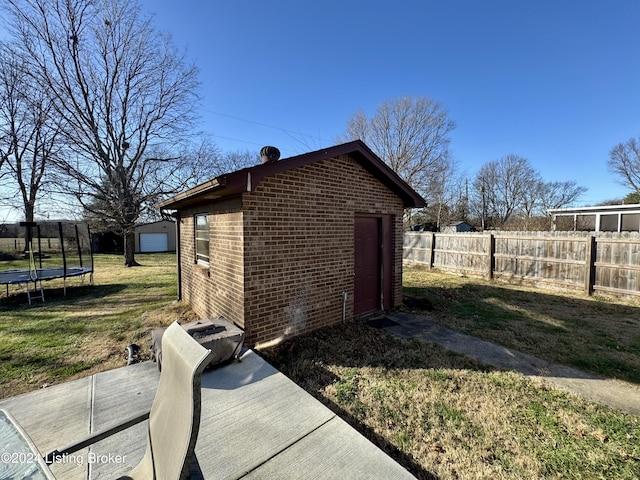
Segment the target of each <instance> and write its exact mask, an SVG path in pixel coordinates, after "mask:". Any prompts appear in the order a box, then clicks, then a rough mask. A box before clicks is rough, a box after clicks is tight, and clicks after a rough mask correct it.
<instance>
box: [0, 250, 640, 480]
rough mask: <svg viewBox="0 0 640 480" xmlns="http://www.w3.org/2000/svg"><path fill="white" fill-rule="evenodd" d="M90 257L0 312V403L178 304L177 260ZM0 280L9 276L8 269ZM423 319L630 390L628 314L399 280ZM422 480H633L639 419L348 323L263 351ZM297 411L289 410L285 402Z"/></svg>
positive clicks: (480, 288) (81, 372)
mask: <svg viewBox="0 0 640 480" xmlns="http://www.w3.org/2000/svg"><path fill="white" fill-rule="evenodd" d="M137 260H138V261H139V262H140V263H142V264H143V266H141V267H136V268H124V267H123V266H122V257H120V256H109V255H99V256H96V272H95V285H94V286H89V285H84V286H80V285H79V279H71V280H70V282H69V283H70V284H72V285H74V286H73V287H72V288H70V289H69V291H68V293H67V296H66V297H63V296H62V289H61V283H55V282H54V281H52V282H47V283H46V284H45V287H46V291H45V295H46V298H47V301H46V303H44V304H37V303H36V304H34V305H33V306H28V305H27V304H26V303H27V302H26V296H25V294H24V292H22V293H20V294H19V295H18V294H15V295H14V294H13V293H12V295H11V296H10V298H8V299H6V298H4V296H3V298H2V299H1V300H0V361H1V362H0V398H2V397H6V396H9V395H15V394H18V393H22V392H26V391H29V390H34V389H37V388H40V387H41V386H43V385H45V384H51V383H58V382H62V381H65V380H68V379H71V378H75V377H79V376H86V375H89V374H91V373H95V372H97V371H101V370H107V369H111V368H115V367H120V366H124V365H125V363H126V358H125V354H124V351H125V348H126V346H127V345H128V344H130V343H137V344H138V345H140V346H142V347H144V349H145V351H146V350H147V347H148V345H149V343H150V334H149V332H150V331H151V329H152V328H154V327H156V326H160V325H167V324H168V323H170V322H171V321H173V320H174V319H175V318H181V319H183V320H192V319H193V318H194V317H193V314H192V313H191V312H190V311H189V310H188V309H186V308H185V307H184V306H183V305H181V304H178V303H175V302H174V299H175V297H176V271H175V255H174V254H150V255H139V256H138V257H137ZM7 268H9V267H7ZM405 293H406V294H408V295H411V296H413V297H415V298H421V299H423V300H425V301H428V302H430V304H431V305H432V306H433V308H432V310H431V311H429V312H427V313H428V315H429V317H430V318H431V319H433V320H435V321H439V322H442V323H443V324H444V325H448V326H452V327H454V328H457V329H459V330H461V331H467V332H469V333H472V334H474V335H477V336H484V337H485V338H489V339H490V340H493V341H496V342H499V343H502V344H504V345H507V346H510V347H514V348H518V349H521V350H523V351H528V352H530V353H534V354H536V355H540V356H544V357H547V358H550V359H552V360H556V361H559V362H561V363H571V364H573V365H576V366H579V367H581V368H586V369H589V370H592V371H595V372H599V373H605V374H607V375H612V376H617V377H619V378H624V379H627V380H630V381H635V382H636V383H638V377H637V373H636V372H637V371H640V369H639V368H638V367H639V366H640V365H639V364H638V358H637V357H638V346H639V343H640V337H639V336H638V335H640V333H639V331H638V328H639V327H638V321H639V320H638V318H639V315H638V312H639V309H638V306H637V305H636V304H633V303H624V302H615V301H610V300H605V299H589V298H586V297H579V296H571V295H564V294H555V293H553V292H545V291H540V290H534V289H526V288H519V287H508V286H504V285H499V284H495V283H483V282H481V281H476V280H470V279H464V278H461V277H456V276H451V275H438V274H432V273H427V272H422V271H413V270H407V272H406V275H405ZM262 354H263V355H265V356H266V357H267V359H268V360H269V361H271V362H272V363H273V364H274V365H275V366H276V367H277V368H279V369H281V370H282V371H283V372H284V373H285V374H287V375H288V376H290V377H291V378H292V379H293V380H294V381H296V382H297V383H298V384H299V385H301V386H302V387H303V388H305V389H307V390H308V391H309V392H311V393H312V394H313V395H315V396H316V397H317V398H319V399H320V400H321V401H323V402H324V403H325V404H327V405H328V406H329V407H330V408H332V409H333V410H334V411H336V412H337V413H338V414H339V415H341V416H342V417H343V418H345V419H346V420H347V421H349V422H350V423H351V424H352V425H353V426H354V427H355V428H357V429H358V430H359V431H361V432H362V433H363V434H364V435H366V436H367V437H369V438H370V439H372V440H373V441H374V442H375V443H376V444H377V445H379V446H380V447H381V448H383V449H384V450H385V451H387V452H389V453H390V454H391V455H392V456H393V457H394V458H396V459H397V460H398V461H399V462H400V463H402V464H403V465H405V466H406V467H407V468H408V469H409V470H410V471H412V472H413V473H414V474H415V475H417V476H418V477H420V478H441V479H457V478H487V479H489V478H490V479H494V478H505V479H523V478H524V479H526V478H530V479H539V478H549V479H551V478H553V479H557V478H622V479H637V478H640V417H637V416H633V415H625V414H621V413H619V412H617V411H614V410H611V409H609V408H606V407H603V406H600V405H597V404H594V403H590V402H586V401H584V400H581V399H579V398H577V397H574V396H571V395H569V394H566V393H563V392H561V391H559V390H557V389H554V388H550V387H549V386H547V385H545V384H543V383H535V382H534V381H532V380H530V379H527V378H526V377H524V376H522V375H519V374H515V373H512V372H503V371H496V370H494V369H492V368H489V367H487V366H484V365H482V364H480V363H478V362H475V361H473V360H470V359H468V358H466V357H464V356H461V355H457V354H454V353H451V352H447V351H446V350H443V349H441V348H439V347H437V346H435V345H430V344H424V343H420V342H417V341H401V340H398V339H395V338H393V337H391V336H389V335H387V334H385V333H384V332H382V331H379V330H375V329H372V328H369V327H367V326H365V325H364V324H361V323H356V322H350V323H347V324H345V325H338V326H336V327H332V328H328V329H323V330H319V331H316V332H314V333H312V334H309V335H306V336H302V337H299V338H295V339H292V340H290V341H287V342H285V343H283V344H281V345H279V346H278V347H276V348H273V349H271V350H267V351H263V352H262ZM292 408H295V406H292Z"/></svg>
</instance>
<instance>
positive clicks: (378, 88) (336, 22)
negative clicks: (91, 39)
mask: <svg viewBox="0 0 640 480" xmlns="http://www.w3.org/2000/svg"><path fill="white" fill-rule="evenodd" d="M142 5H143V9H144V10H145V11H146V12H148V13H153V14H154V15H155V17H154V23H155V26H156V27H157V28H159V29H160V30H164V31H167V32H169V33H171V34H172V35H173V40H174V43H175V44H176V45H177V46H178V47H180V48H185V49H186V50H187V54H188V56H189V58H190V59H192V60H193V61H194V62H195V63H196V64H197V65H198V67H199V68H200V74H201V77H200V78H201V81H202V92H201V93H202V95H203V102H202V110H201V111H200V112H199V113H200V114H201V116H202V122H203V123H202V126H201V127H202V129H203V130H204V131H206V132H209V133H211V134H212V135H214V137H213V138H214V139H215V141H216V143H217V144H218V145H219V146H220V148H221V149H223V150H245V149H249V150H258V149H259V148H260V147H261V146H263V145H267V144H269V145H275V146H277V147H278V148H280V150H281V151H282V154H283V156H290V155H295V154H298V153H302V152H305V151H308V150H310V149H312V150H313V149H318V148H322V147H325V146H330V145H333V144H334V143H335V140H336V137H337V136H338V135H340V134H341V133H343V131H344V129H345V126H346V123H347V120H348V118H349V116H350V115H351V114H352V113H354V112H355V111H356V110H358V109H361V110H363V111H365V112H366V113H367V114H372V113H373V112H374V111H375V109H376V107H377V105H378V104H380V103H381V102H382V101H384V100H387V99H390V98H394V97H402V96H425V97H432V98H434V99H435V100H437V101H439V102H441V104H442V105H443V106H444V107H445V108H446V109H447V111H448V113H449V116H450V118H451V119H453V120H454V121H455V122H456V124H457V128H456V129H455V130H454V132H453V134H452V142H451V147H452V150H453V154H454V156H455V158H456V159H457V160H458V161H459V163H460V165H461V167H462V168H463V169H465V170H467V171H468V172H469V174H470V175H473V174H474V173H475V172H476V171H477V170H478V169H479V168H480V166H481V165H482V164H484V163H485V162H487V161H491V160H496V159H498V158H500V157H502V156H504V155H507V154H512V153H513V154H517V155H520V156H523V157H526V158H528V159H529V161H530V162H531V164H532V165H533V167H534V168H535V169H536V170H538V171H539V172H540V173H541V175H542V177H543V178H544V179H545V180H547V181H552V180H560V181H564V180H575V181H576V182H578V184H579V185H582V186H585V187H587V188H588V192H587V194H586V195H584V197H583V198H582V201H581V202H580V204H594V203H597V202H601V201H604V200H607V199H612V198H622V197H623V196H624V195H625V194H626V193H627V191H626V190H625V188H623V187H622V186H621V185H619V184H618V183H617V182H616V181H615V178H614V177H613V176H612V175H611V174H610V173H609V172H608V171H607V166H606V164H607V159H608V155H609V151H610V150H611V148H612V147H614V146H615V145H616V144H618V143H620V142H623V141H626V140H628V139H629V138H631V137H634V136H638V135H640V114H639V112H640V89H639V87H640V56H639V51H640V48H639V47H640V28H638V27H637V25H638V23H639V21H640V2H636V1H633V0H613V1H612V0H609V1H590V0H582V1H574V0H564V1H560V0H556V1H547V0H544V1H540V0H537V1H515V0H513V1H506V0H485V1H479V0H478V1H472V0H448V1H445V0H438V1H434V0H422V1H418V0H416V1H409V0H397V1H395V2H390V1H385V2H375V1H359V0H356V1H349V0H342V1H336V0H322V1H293V0H271V1H269V2H264V1H247V0H245V1H243V0H238V1H232V2H231V1H225V2H222V1H204V0H181V1H180V2H177V1H175V0H143V2H142Z"/></svg>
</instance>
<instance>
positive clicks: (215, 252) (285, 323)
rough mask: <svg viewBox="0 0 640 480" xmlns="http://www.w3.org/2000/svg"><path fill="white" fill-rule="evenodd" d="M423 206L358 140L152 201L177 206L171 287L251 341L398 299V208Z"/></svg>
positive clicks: (400, 230) (267, 162) (270, 338)
mask: <svg viewBox="0 0 640 480" xmlns="http://www.w3.org/2000/svg"><path fill="white" fill-rule="evenodd" d="M268 148H273V147H265V149H267V150H268ZM265 149H263V152H264V151H265ZM273 150H275V149H273ZM270 152H271V151H267V152H266V153H267V154H268V153H270ZM263 159H264V157H263ZM422 206H424V200H423V199H422V197H421V196H420V195H419V194H417V193H416V192H415V191H414V190H413V189H412V188H411V187H410V186H409V185H407V184H406V183H405V182H404V181H403V180H402V179H401V178H400V177H399V176H398V175H397V174H396V173H395V172H394V171H393V170H391V169H390V168H389V167H388V166H387V165H386V164H385V163H384V162H383V161H382V160H381V159H380V158H378V156H376V155H375V154H374V153H373V152H372V151H371V150H370V149H369V148H368V147H367V146H366V145H365V144H364V143H363V142H361V141H359V140H356V141H353V142H349V143H345V144H342V145H336V146H334V147H330V148H327V149H323V150H318V151H315V152H310V153H306V154H303V155H298V156H295V157H290V158H286V159H282V160H278V159H265V160H264V163H262V164H261V165H256V166H253V167H250V168H245V169H242V170H238V171H236V172H233V173H229V174H225V175H221V176H219V177H217V178H214V179H212V180H209V181H208V182H205V183H203V184H201V185H198V186H196V187H194V188H192V189H190V190H188V191H185V192H183V193H180V194H178V195H176V196H174V197H173V198H170V199H168V200H166V201H164V202H162V203H161V204H159V205H158V207H159V208H161V209H163V210H174V211H175V212H176V213H175V215H176V218H177V226H178V239H179V241H178V245H177V247H178V249H177V255H178V277H179V280H178V281H179V295H180V298H181V299H182V300H184V301H186V302H187V303H188V304H189V305H190V306H191V307H192V308H193V310H194V311H195V312H196V313H197V314H198V315H200V316H201V317H203V318H204V317H216V316H219V315H222V316H224V317H225V318H227V319H228V320H231V321H233V322H234V323H236V324H237V325H238V326H240V327H242V328H244V329H245V333H246V342H247V343H248V344H250V345H257V346H260V345H265V344H268V343H271V342H277V341H280V340H282V339H284V338H286V337H288V336H293V335H298V334H301V333H304V332H307V331H310V330H314V329H316V328H319V327H323V326H326V325H330V324H334V323H339V322H341V321H343V320H344V319H352V318H354V317H357V316H359V315H363V314H366V313H370V312H373V311H376V310H382V309H389V308H393V307H395V306H398V305H400V304H401V303H402V243H403V242H402V235H403V225H402V221H403V212H404V209H405V208H414V207H422Z"/></svg>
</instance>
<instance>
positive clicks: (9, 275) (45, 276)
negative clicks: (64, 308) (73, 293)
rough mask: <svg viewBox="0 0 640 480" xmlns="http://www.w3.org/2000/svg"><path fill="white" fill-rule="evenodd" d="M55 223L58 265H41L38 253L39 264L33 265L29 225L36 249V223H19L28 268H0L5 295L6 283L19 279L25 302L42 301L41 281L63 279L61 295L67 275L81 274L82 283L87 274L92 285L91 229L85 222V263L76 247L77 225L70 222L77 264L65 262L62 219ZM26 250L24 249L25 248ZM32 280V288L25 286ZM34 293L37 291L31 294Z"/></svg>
mask: <svg viewBox="0 0 640 480" xmlns="http://www.w3.org/2000/svg"><path fill="white" fill-rule="evenodd" d="M57 223H58V234H59V240H60V250H61V253H62V266H61V267H49V268H42V256H41V255H40V254H39V255H38V256H39V260H40V268H38V267H37V266H36V260H35V255H34V251H33V237H32V235H31V234H32V231H31V228H32V227H36V228H37V236H38V237H37V238H38V252H40V251H41V249H40V240H41V238H40V227H39V226H38V225H37V224H36V223H34V222H21V223H20V225H21V226H24V227H25V229H26V231H25V245H26V248H28V258H29V269H28V270H25V269H12V270H2V271H0V285H6V291H7V297H9V285H20V284H22V283H24V284H25V287H26V291H27V299H28V300H29V305H31V304H32V300H35V299H40V300H42V303H44V288H43V286H42V281H43V280H44V281H47V280H53V279H56V278H62V279H63V292H64V295H65V296H66V295H67V277H77V276H81V277H82V283H84V277H85V275H87V274H89V282H90V284H91V285H93V251H92V249H91V231H90V229H89V226H88V225H87V233H88V236H89V237H88V238H89V252H90V254H89V256H90V259H91V266H90V267H85V266H83V265H82V251H81V248H80V235H79V231H78V225H74V227H75V237H76V245H77V247H78V258H79V260H80V266H79V267H78V266H72V267H69V266H67V257H66V254H65V250H64V235H63V230H62V222H57ZM25 253H27V252H25ZM31 283H33V290H31V289H30V288H29V285H30V284H31ZM34 293H37V295H34Z"/></svg>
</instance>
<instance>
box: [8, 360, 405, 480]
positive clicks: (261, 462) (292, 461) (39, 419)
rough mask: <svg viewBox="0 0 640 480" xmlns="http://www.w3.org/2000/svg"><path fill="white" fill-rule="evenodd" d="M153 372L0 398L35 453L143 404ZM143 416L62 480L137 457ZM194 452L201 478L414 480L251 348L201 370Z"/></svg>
mask: <svg viewBox="0 0 640 480" xmlns="http://www.w3.org/2000/svg"><path fill="white" fill-rule="evenodd" d="M158 380H159V372H158V371H157V368H156V365H155V364H153V363H151V362H146V363H142V364H138V365H132V366H129V367H124V368H120V369H116V370H111V371H109V372H104V373H99V374H96V375H93V376H92V377H88V378H83V379H80V380H76V381H73V382H68V383H65V384H62V385H57V386H54V387H49V388H46V389H43V390H39V391H37V392H32V393H28V394H24V395H20V396H19V397H13V398H8V399H5V400H2V401H0V408H5V409H7V410H9V411H11V412H12V413H14V416H15V417H16V418H17V420H18V421H19V422H20V423H21V424H22V426H23V427H24V428H25V430H26V431H27V432H28V433H29V435H30V436H31V437H32V439H33V440H34V442H35V443H36V445H37V446H38V448H39V449H40V451H41V453H45V452H47V451H50V450H53V449H55V448H60V447H63V446H65V445H66V444H68V443H71V442H72V441H75V440H78V439H80V438H82V437H84V436H86V435H87V434H88V433H90V432H95V431H96V430H100V429H103V428H105V427H109V426H112V425H113V424H114V423H117V421H118V420H120V419H122V418H125V417H128V416H131V415H133V414H135V413H138V412H139V411H140V410H148V409H149V408H150V406H151V403H152V401H153V398H154V396H155V391H156V388H157V383H158ZM146 428H147V422H146V421H145V422H143V423H141V424H138V425H136V426H134V427H132V428H130V429H128V430H126V431H124V432H120V433H118V434H116V435H114V436H112V437H110V438H108V439H105V440H103V441H101V442H98V443H95V444H94V445H92V446H91V447H89V448H88V449H85V450H84V451H81V452H78V453H77V454H74V456H73V458H69V459H68V461H67V462H66V463H64V464H56V465H53V466H52V470H53V472H54V474H55V475H56V476H57V477H58V478H61V479H65V480H67V479H70V480H75V479H79V480H80V479H112V478H117V477H118V476H120V475H123V474H125V473H127V472H128V471H129V470H130V469H131V468H132V467H133V466H135V465H136V464H137V463H138V461H139V460H140V459H141V458H142V456H143V454H144V449H145V445H146ZM196 456H197V458H198V462H199V464H200V468H201V469H202V473H203V475H204V478H206V479H207V480H209V479H212V480H215V479H237V478H245V477H246V478H296V479H304V478H323V479H324V478H371V479H376V478H380V479H388V478H394V479H404V478H407V479H409V478H414V477H413V476H412V475H411V474H410V473H409V472H407V471H406V470H405V469H404V468H403V467H402V466H400V465H399V464H398V463H396V462H395V461H394V460H393V459H391V458H390V457H389V456H387V455H386V454H385V453H384V452H383V451H382V450H380V449H379V448H377V447H376V446H375V445H373V444H372V443H371V442H370V441H369V440H367V439H365V438H364V437H362V436H361V435H360V434H359V433H358V432H357V431H356V430H354V429H353V428H352V427H350V426H349V425H348V424H346V423H345V422H343V421H342V420H341V419H339V418H338V417H337V416H336V415H335V414H334V413H333V412H331V410H329V409H328V408H327V407H325V406H324V405H322V404H321V403H320V402H318V401H317V400H316V399H314V398H313V397H312V396H311V395H309V394H308V393H307V392H305V391H304V390H302V389H301V388H300V387H298V386H297V385H296V384H295V383H293V382H292V381H291V380H289V379H288V378H287V377H286V376H284V375H283V374H282V373H280V372H278V371H277V370H276V369H274V368H273V367H272V366H271V365H269V364H268V363H267V362H265V361H264V360H263V359H262V358H261V357H259V356H258V355H257V354H256V353H254V352H252V351H250V350H249V351H246V352H245V353H244V354H243V356H242V359H241V361H240V362H235V363H232V364H229V365H226V366H224V367H221V368H217V369H214V370H211V371H206V372H205V373H204V374H203V377H202V417H201V424H200V434H199V437H198V443H197V444H196Z"/></svg>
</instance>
